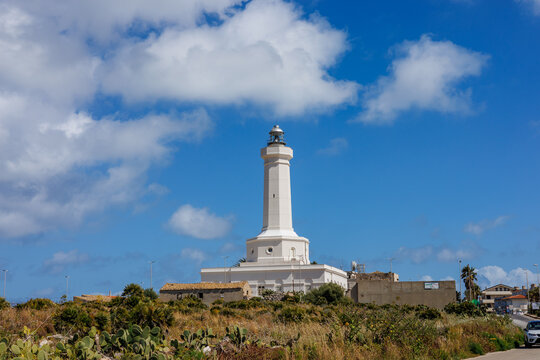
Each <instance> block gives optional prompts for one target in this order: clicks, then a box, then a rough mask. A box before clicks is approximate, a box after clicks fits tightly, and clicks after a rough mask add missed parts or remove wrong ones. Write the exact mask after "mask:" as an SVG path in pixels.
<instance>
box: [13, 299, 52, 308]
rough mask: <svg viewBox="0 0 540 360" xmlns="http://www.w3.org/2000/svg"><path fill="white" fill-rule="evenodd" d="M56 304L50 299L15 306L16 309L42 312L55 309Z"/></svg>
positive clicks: (30, 301) (31, 300) (34, 300)
mask: <svg viewBox="0 0 540 360" xmlns="http://www.w3.org/2000/svg"><path fill="white" fill-rule="evenodd" d="M55 306H56V304H55V303H54V302H52V300H50V299H40V298H38V299H30V300H28V301H27V302H25V303H22V304H18V305H16V306H15V308H17V309H33V310H43V309H49V308H52V307H55Z"/></svg>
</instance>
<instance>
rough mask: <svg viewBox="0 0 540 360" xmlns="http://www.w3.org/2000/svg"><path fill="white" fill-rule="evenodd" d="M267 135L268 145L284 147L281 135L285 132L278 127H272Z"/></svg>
mask: <svg viewBox="0 0 540 360" xmlns="http://www.w3.org/2000/svg"><path fill="white" fill-rule="evenodd" d="M269 134H270V139H269V140H268V145H272V144H282V145H286V144H285V141H284V139H283V134H285V131H283V130H282V129H281V128H280V127H279V125H274V127H273V128H272V130H270V132H269Z"/></svg>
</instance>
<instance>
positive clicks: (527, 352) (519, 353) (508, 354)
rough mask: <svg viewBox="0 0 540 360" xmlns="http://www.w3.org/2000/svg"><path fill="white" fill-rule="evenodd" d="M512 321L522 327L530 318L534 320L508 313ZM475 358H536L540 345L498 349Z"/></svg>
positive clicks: (508, 359) (500, 359)
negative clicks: (504, 349) (498, 350)
mask: <svg viewBox="0 0 540 360" xmlns="http://www.w3.org/2000/svg"><path fill="white" fill-rule="evenodd" d="M510 317H511V318H512V322H513V323H514V324H515V325H516V326H518V327H519V328H520V329H523V328H524V327H525V326H527V323H528V322H529V321H531V320H534V319H532V318H530V317H528V316H525V315H510ZM475 359H482V360H484V359H485V360H538V359H540V346H538V345H537V346H535V347H533V348H531V349H527V348H525V347H521V348H519V349H513V350H508V351H500V352H494V353H490V354H487V355H484V356H478V357H476V358H475Z"/></svg>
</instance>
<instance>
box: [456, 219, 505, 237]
mask: <svg viewBox="0 0 540 360" xmlns="http://www.w3.org/2000/svg"><path fill="white" fill-rule="evenodd" d="M509 218H510V217H509V216H507V215H503V216H499V217H498V218H496V219H494V220H482V221H480V222H477V223H473V222H470V223H468V224H467V225H465V227H464V228H463V231H465V232H466V233H470V234H475V235H481V234H483V233H484V232H485V231H486V230H490V229H493V228H496V227H498V226H501V225H504V224H505V223H506V222H507V221H508V219H509Z"/></svg>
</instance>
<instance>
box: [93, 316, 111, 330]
mask: <svg viewBox="0 0 540 360" xmlns="http://www.w3.org/2000/svg"><path fill="white" fill-rule="evenodd" d="M94 320H95V321H96V327H97V328H98V330H100V331H103V330H107V328H108V326H109V314H107V313H104V312H100V313H98V314H97V315H96V316H95V317H94Z"/></svg>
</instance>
